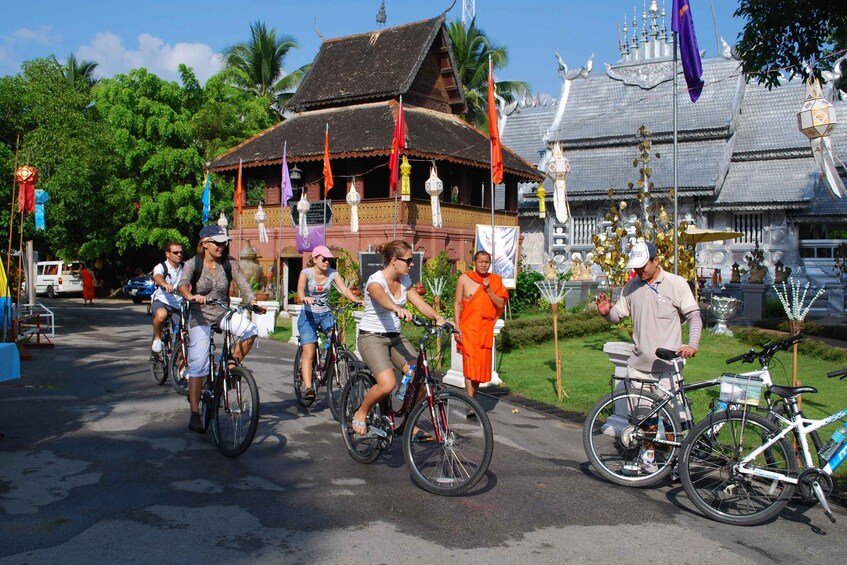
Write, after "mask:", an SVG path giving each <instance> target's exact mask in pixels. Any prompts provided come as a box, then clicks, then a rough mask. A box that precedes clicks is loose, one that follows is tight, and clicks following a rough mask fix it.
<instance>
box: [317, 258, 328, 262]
mask: <svg viewBox="0 0 847 565" xmlns="http://www.w3.org/2000/svg"><path fill="white" fill-rule="evenodd" d="M318 260H320V261H322V262H324V263H329V259H327V258H326V257H318Z"/></svg>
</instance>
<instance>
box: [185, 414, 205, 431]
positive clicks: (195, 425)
mask: <svg viewBox="0 0 847 565" xmlns="http://www.w3.org/2000/svg"><path fill="white" fill-rule="evenodd" d="M188 429H189V430H191V431H192V432H197V433H198V434H202V433H203V423H202V422H201V421H200V413H199V412H192V413H191V419H190V420H188Z"/></svg>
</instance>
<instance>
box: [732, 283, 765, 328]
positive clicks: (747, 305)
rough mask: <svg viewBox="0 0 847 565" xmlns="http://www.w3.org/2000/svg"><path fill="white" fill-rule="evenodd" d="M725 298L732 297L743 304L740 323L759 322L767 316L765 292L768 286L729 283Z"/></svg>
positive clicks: (738, 317) (738, 316)
mask: <svg viewBox="0 0 847 565" xmlns="http://www.w3.org/2000/svg"><path fill="white" fill-rule="evenodd" d="M725 287H726V291H725V292H724V293H723V294H724V296H731V297H733V298H735V299H736V300H739V301H740V302H741V312H740V315H736V318H735V319H736V320H737V321H739V322H758V321H759V320H761V319H762V318H763V317H764V315H765V291H766V290H767V286H765V285H763V284H750V283H727V284H726V285H725Z"/></svg>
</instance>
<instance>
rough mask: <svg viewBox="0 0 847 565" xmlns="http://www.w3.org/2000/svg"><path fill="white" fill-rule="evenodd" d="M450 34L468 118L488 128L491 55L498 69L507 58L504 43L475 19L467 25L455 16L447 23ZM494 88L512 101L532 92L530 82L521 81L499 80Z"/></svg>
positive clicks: (478, 125) (476, 124) (508, 100)
mask: <svg viewBox="0 0 847 565" xmlns="http://www.w3.org/2000/svg"><path fill="white" fill-rule="evenodd" d="M447 34H448V35H449V36H450V41H451V42H452V43H453V54H454V55H455V57H456V67H457V68H456V72H457V74H458V75H459V79H460V80H461V81H462V87H463V88H464V91H465V100H466V101H467V103H468V113H467V114H465V119H466V120H467V121H468V122H470V123H471V124H473V125H475V126H477V127H479V128H481V129H483V130H487V129H488V114H487V112H488V58H489V56H490V57H491V61H492V63H493V66H494V68H495V69H503V68H505V67H506V63H507V62H508V58H509V56H508V53H507V51H506V47H505V46H501V45H497V44H495V43H493V42H491V41H490V40H489V39H488V37H486V35H485V32H484V31H483V30H481V29H479V28H478V27H476V19H473V20H471V25H470V26H469V27H467V28H466V27H465V25H464V24H463V23H462V22H461V20H454V21H452V22H450V23H449V24H448V26H447ZM494 89H495V91H496V92H497V94H498V95H499V96H502V97H503V98H504V99H505V100H506V102H512V101H514V100H515V98H516V97H518V96H526V95H529V94H531V91H530V88H529V85H528V84H527V83H525V82H520V81H500V82H497V83H495V84H494Z"/></svg>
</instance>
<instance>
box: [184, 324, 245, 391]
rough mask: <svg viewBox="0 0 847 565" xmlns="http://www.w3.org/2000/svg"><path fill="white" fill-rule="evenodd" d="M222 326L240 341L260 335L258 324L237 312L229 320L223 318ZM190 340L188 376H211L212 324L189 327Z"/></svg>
mask: <svg viewBox="0 0 847 565" xmlns="http://www.w3.org/2000/svg"><path fill="white" fill-rule="evenodd" d="M220 326H221V328H222V329H223V330H224V331H228V332H230V333H231V334H232V336H233V338H234V339H236V340H238V341H243V340H245V339H250V338H251V337H253V336H256V335H259V329H258V328H257V327H256V324H254V323H253V322H251V321H250V320H248V319H247V318H244V317H242V316H239V315H237V314H236V315H234V316H233V317H232V318H230V319H229V320H223V321H222V322H221V323H220ZM188 340H189V341H188V376H189V377H190V378H196V379H202V378H205V377H207V376H209V342H210V341H211V340H212V326H191V327H189V328H188Z"/></svg>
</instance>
